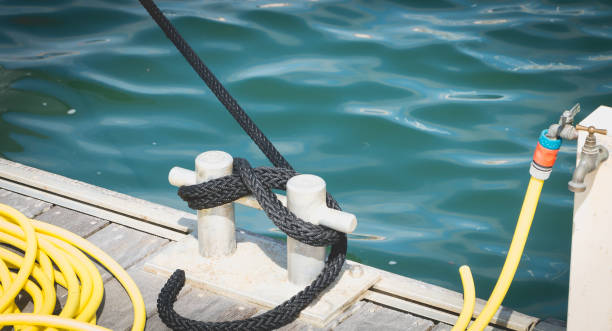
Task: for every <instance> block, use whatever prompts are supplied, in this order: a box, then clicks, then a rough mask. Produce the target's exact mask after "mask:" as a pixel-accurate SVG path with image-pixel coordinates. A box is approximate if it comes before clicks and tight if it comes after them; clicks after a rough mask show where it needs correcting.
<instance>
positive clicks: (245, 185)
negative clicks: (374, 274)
mask: <svg viewBox="0 0 612 331" xmlns="http://www.w3.org/2000/svg"><path fill="white" fill-rule="evenodd" d="M139 1H140V3H141V4H142V6H143V7H144V8H145V9H146V10H147V12H148V13H149V15H151V17H152V18H153V19H154V20H155V22H156V23H157V25H159V27H160V28H161V29H162V30H163V31H164V33H165V34H166V36H167V37H168V39H170V41H172V43H173V44H174V46H176V48H177V49H178V50H179V51H180V52H181V54H182V55H183V57H185V59H186V60H187V62H189V64H190V65H191V67H192V68H193V69H194V70H195V71H196V73H197V74H198V75H199V76H200V78H202V80H203V81H204V82H205V83H206V85H207V86H208V88H210V90H211V91H212V92H213V94H214V95H215V96H216V97H217V99H218V100H219V101H220V102H221V103H222V104H223V106H225V108H226V109H227V111H228V112H229V113H230V114H231V115H232V116H233V117H234V119H235V120H236V122H238V124H240V126H241V127H242V129H243V130H244V131H245V132H246V133H247V134H248V135H249V137H251V139H252V140H253V142H255V144H256V145H257V146H258V147H259V149H260V150H261V151H262V152H263V153H264V154H265V155H266V157H267V158H268V160H270V162H272V164H273V165H274V166H276V168H257V169H253V168H251V166H250V165H249V163H248V162H247V161H246V160H243V159H239V158H237V159H235V160H234V173H233V174H232V175H231V176H226V177H223V178H219V179H215V180H212V181H210V182H206V183H202V184H198V185H192V186H184V187H181V188H180V189H179V195H180V196H181V198H183V199H184V200H186V201H188V203H189V206H190V207H191V208H195V209H201V208H212V207H215V206H219V205H222V204H225V203H229V202H231V201H234V200H236V199H238V198H240V197H242V196H245V195H248V194H251V193H252V194H253V195H255V197H256V198H257V201H258V202H259V204H260V205H261V206H262V208H263V209H264V211H265V212H266V214H267V215H268V217H269V218H270V219H271V220H272V221H273V222H274V224H276V226H278V227H279V228H280V229H281V230H282V231H283V232H285V233H286V234H287V235H288V236H290V237H292V238H294V239H296V240H298V241H300V242H303V243H305V244H308V245H312V246H326V245H330V244H331V245H332V247H331V251H330V253H329V255H328V257H327V260H326V262H325V266H324V268H323V270H322V271H321V273H320V274H319V276H317V278H316V279H315V280H314V281H313V282H312V283H311V284H310V285H309V286H306V288H305V289H304V290H302V291H301V292H299V293H298V294H296V295H295V296H293V297H292V298H290V299H289V300H287V301H285V302H284V303H282V304H280V305H279V306H277V307H276V308H274V309H272V310H270V311H268V312H266V313H264V314H262V315H258V316H256V317H252V318H249V319H245V320H240V321H230V322H217V323H213V322H203V321H196V320H192V319H189V318H185V317H182V316H180V315H179V314H178V313H177V312H176V311H174V302H175V301H176V297H177V295H178V293H179V292H180V290H181V288H182V287H183V285H184V284H185V272H184V271H182V270H176V271H175V272H174V273H173V274H172V276H171V277H170V278H169V279H168V281H167V282H166V284H165V285H164V287H163V288H162V290H161V292H160V293H159V296H158V298H157V311H158V313H159V316H160V318H161V320H162V321H163V322H164V324H166V325H167V326H168V327H169V328H171V329H173V330H271V329H276V328H279V327H281V326H283V325H286V324H289V323H291V322H292V321H293V320H295V319H296V318H297V317H298V316H299V314H300V311H302V310H303V309H304V308H306V306H308V305H309V304H310V303H311V302H312V301H313V300H314V299H315V298H316V297H317V296H318V295H319V294H320V293H321V292H322V291H323V290H325V288H327V287H328V286H329V285H330V284H331V283H332V282H333V281H334V280H335V279H336V278H337V277H338V275H339V274H340V271H341V269H342V265H343V264H344V261H345V260H346V248H347V241H346V235H345V234H344V233H340V232H337V231H335V230H332V229H329V228H326V227H324V226H318V225H313V224H311V223H308V222H304V221H303V220H300V219H299V218H297V217H296V216H295V215H294V214H293V213H291V212H290V211H288V210H287V208H285V207H284V206H283V205H282V204H281V203H280V201H278V199H276V196H275V195H274V193H273V192H272V191H271V189H272V188H275V189H286V184H287V180H289V178H291V177H292V176H293V175H295V174H296V173H295V172H294V171H293V168H292V167H291V165H290V164H289V162H288V161H287V160H286V159H285V158H284V157H283V156H282V155H281V153H280V152H279V151H278V150H277V149H276V147H274V145H273V144H272V143H271V142H270V140H269V139H268V138H267V137H266V136H265V135H264V134H263V132H262V131H261V130H260V129H259V128H258V127H257V125H255V123H254V122H253V120H252V119H251V118H250V117H249V116H248V115H247V113H246V112H245V111H244V110H243V109H242V107H240V105H239V104H238V102H236V100H235V99H234V98H233V97H232V96H231V95H230V93H229V92H228V91H227V90H226V89H225V87H224V86H223V84H221V82H220V81H219V80H218V79H217V78H216V77H215V75H214V74H213V73H212V72H211V71H210V69H208V67H207V66H206V65H205V64H204V62H203V61H202V60H201V59H200V57H199V56H198V55H197V54H196V53H195V52H194V50H193V49H192V48H191V47H190V46H189V44H188V43H187V42H186V41H185V40H184V39H183V37H182V36H181V35H180V34H179V33H178V31H177V30H176V28H175V27H174V26H173V25H172V23H170V21H169V20H168V19H167V18H166V17H165V16H164V14H163V13H162V12H161V11H160V10H159V8H158V7H157V6H156V5H155V4H154V3H153V1H151V0H139ZM327 205H328V207H330V208H334V209H338V210H339V209H340V206H339V205H338V203H337V202H336V201H335V200H334V198H333V197H332V196H331V195H330V194H329V193H327Z"/></svg>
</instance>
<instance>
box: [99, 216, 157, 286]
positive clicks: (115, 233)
mask: <svg viewBox="0 0 612 331" xmlns="http://www.w3.org/2000/svg"><path fill="white" fill-rule="evenodd" d="M87 240H89V241H90V242H91V243H92V244H94V245H96V246H98V247H99V248H100V249H102V250H103V251H105V252H106V253H107V254H108V255H110V256H111V257H112V258H113V259H114V260H115V261H117V262H118V263H119V264H120V265H121V266H122V267H123V268H125V269H128V268H129V267H131V266H133V265H135V264H136V263H138V262H139V261H141V260H142V259H144V258H146V257H147V256H149V255H150V254H152V253H153V252H155V251H157V250H158V249H159V248H161V247H162V246H164V245H165V244H167V243H168V242H169V241H168V240H167V239H164V238H160V237H157V236H154V235H151V234H148V233H144V232H140V231H137V230H134V229H130V228H128V227H125V226H123V225H119V224H114V223H113V224H110V225H109V226H107V227H105V228H104V229H102V230H100V231H98V232H96V233H94V234H93V235H91V236H90V237H89V238H87ZM98 269H100V270H101V274H102V279H103V280H107V279H109V278H110V277H111V276H110V274H109V273H108V271H106V269H104V268H102V267H100V266H98Z"/></svg>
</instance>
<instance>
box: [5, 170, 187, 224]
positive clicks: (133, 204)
mask: <svg viewBox="0 0 612 331" xmlns="http://www.w3.org/2000/svg"><path fill="white" fill-rule="evenodd" d="M0 178H5V179H8V180H10V181H14V182H17V183H21V184H25V185H28V186H31V187H35V188H38V189H40V190H42V191H47V192H52V193H55V194H57V195H60V196H63V197H68V198H70V199H74V200H78V201H82V202H85V203H88V204H92V205H95V206H99V207H102V208H106V209H109V210H113V211H116V212H119V213H121V214H125V215H128V216H131V217H134V218H137V219H142V220H145V221H147V222H150V223H156V224H159V225H162V226H165V227H168V228H172V229H175V230H178V231H181V232H184V233H187V232H189V231H190V230H191V229H192V227H193V225H194V224H195V223H194V220H195V216H194V215H193V214H189V213H185V212H183V211H180V210H176V209H173V208H170V207H166V206H162V205H158V204H156V203H152V202H149V201H146V200H142V199H138V198H134V197H132V196H129V195H125V194H121V193H118V192H114V191H110V190H107V189H104V188H101V187H98V186H94V185H91V184H87V183H84V182H81V181H78V180H74V179H70V178H66V177H64V176H60V175H57V174H54V173H50V172H47V171H44V170H40V169H36V168H32V167H28V166H26V165H23V164H20V163H16V162H12V161H9V160H6V159H3V158H0Z"/></svg>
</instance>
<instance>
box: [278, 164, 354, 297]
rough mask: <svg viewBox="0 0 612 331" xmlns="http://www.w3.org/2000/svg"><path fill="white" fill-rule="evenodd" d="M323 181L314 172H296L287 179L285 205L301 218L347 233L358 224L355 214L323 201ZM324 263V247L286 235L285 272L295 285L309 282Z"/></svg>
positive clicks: (319, 271) (324, 194)
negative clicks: (311, 244) (336, 208)
mask: <svg viewBox="0 0 612 331" xmlns="http://www.w3.org/2000/svg"><path fill="white" fill-rule="evenodd" d="M325 196H326V189H325V181H324V180H323V179H322V178H321V177H318V176H315V175H298V176H294V177H292V178H291V179H289V181H287V208H288V209H289V210H290V211H291V212H293V213H294V214H295V215H296V216H297V217H299V218H301V219H302V220H304V221H307V222H310V223H313V224H321V225H325V226H328V225H333V227H334V228H336V229H337V230H338V231H342V232H346V233H350V232H353V230H355V227H357V218H356V217H355V215H353V214H350V213H346V212H341V211H338V210H334V209H331V208H328V207H327V204H326V203H325ZM324 265H325V247H315V246H310V245H306V244H303V243H301V242H299V241H297V240H295V239H293V238H290V237H287V273H288V278H289V281H290V282H291V283H293V284H295V285H300V286H301V285H306V284H309V283H311V282H312V281H313V280H314V279H315V278H316V277H317V276H318V275H319V273H321V270H323V267H324Z"/></svg>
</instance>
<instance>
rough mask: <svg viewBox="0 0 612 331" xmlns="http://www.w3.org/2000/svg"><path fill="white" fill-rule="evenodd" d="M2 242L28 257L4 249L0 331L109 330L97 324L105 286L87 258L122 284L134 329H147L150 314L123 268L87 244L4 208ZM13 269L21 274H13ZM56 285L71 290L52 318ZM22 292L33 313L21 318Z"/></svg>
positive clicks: (0, 275) (0, 206) (1, 253)
mask: <svg viewBox="0 0 612 331" xmlns="http://www.w3.org/2000/svg"><path fill="white" fill-rule="evenodd" d="M0 242H2V243H5V244H8V245H10V246H12V247H13V248H16V249H18V250H20V251H22V252H24V253H23V255H20V254H17V253H14V252H12V251H11V250H8V249H6V248H3V247H0V284H1V286H0V294H1V296H0V327H2V326H6V325H15V326H16V329H19V330H38V328H37V327H47V328H63V329H71V330H108V329H105V328H103V327H100V326H96V325H95V324H96V312H97V311H98V308H99V306H100V304H101V302H102V298H103V295H104V283H103V282H102V277H101V276H100V273H99V272H98V270H97V269H96V266H95V265H94V264H93V263H92V261H91V260H90V259H89V257H88V256H87V255H85V254H84V253H86V254H88V255H89V256H91V257H92V258H94V259H95V260H97V261H98V262H99V263H100V264H102V265H103V266H104V267H106V269H108V270H109V271H110V272H111V273H112V274H113V275H114V276H115V277H116V278H117V279H118V280H119V282H120V283H121V285H123V287H124V288H125V290H126V292H127V293H128V295H129V297H130V300H132V304H133V307H134V324H133V325H132V330H134V331H137V330H138V331H140V330H144V326H145V320H146V311H145V306H144V300H143V299H142V295H141V293H140V290H139V289H138V287H137V286H136V283H135V282H134V281H133V280H132V278H131V277H130V276H129V275H128V273H127V272H126V271H125V270H124V269H123V268H122V267H121V265H119V264H118V263H117V262H115V261H114V260H113V259H112V258H111V257H110V256H108V254H106V253H104V251H102V250H101V249H99V248H98V247H96V246H94V245H93V244H91V243H90V242H88V241H87V240H85V239H83V238H81V237H79V236H77V235H75V234H74V233H72V232H70V231H67V230H65V229H62V228H59V227H57V226H54V225H51V224H48V223H45V222H40V221H37V220H32V219H29V218H27V217H25V216H24V215H23V214H21V213H20V212H19V211H17V210H16V209H14V208H12V207H9V206H7V205H4V204H0ZM9 268H13V269H19V271H18V272H17V273H14V272H11V271H10V270H9ZM31 279H33V280H35V281H36V282H33V281H32V280H31ZM55 283H57V284H59V285H60V286H62V287H64V288H66V290H67V291H68V294H67V298H66V303H65V304H64V307H63V308H62V310H61V311H60V313H59V315H58V316H55V315H52V313H53V310H54V309H55V304H56V294H55V285H54V284H55ZM21 290H25V291H26V292H27V293H28V294H29V295H30V297H31V298H32V302H33V306H34V308H33V312H32V313H22V312H21V311H20V310H19V308H18V307H17V305H16V304H15V298H16V296H17V294H19V292H20V291H21Z"/></svg>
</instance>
